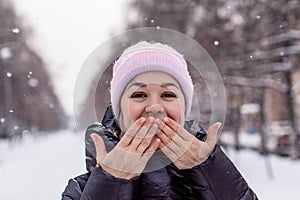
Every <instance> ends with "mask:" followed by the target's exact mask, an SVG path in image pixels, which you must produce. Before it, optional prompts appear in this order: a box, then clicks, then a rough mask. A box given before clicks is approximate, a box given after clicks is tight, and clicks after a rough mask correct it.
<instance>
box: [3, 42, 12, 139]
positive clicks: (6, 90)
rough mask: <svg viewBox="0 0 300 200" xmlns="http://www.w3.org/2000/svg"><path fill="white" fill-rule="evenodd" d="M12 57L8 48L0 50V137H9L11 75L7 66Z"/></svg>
mask: <svg viewBox="0 0 300 200" xmlns="http://www.w3.org/2000/svg"><path fill="white" fill-rule="evenodd" d="M11 57H12V52H11V49H10V48H9V47H3V48H1V50H0V63H1V68H2V70H1V71H2V73H1V76H2V77H1V78H2V80H3V86H2V88H1V89H2V91H3V93H2V94H3V109H2V110H3V113H0V115H1V116H0V125H1V126H0V127H1V129H0V131H1V132H0V137H6V136H10V135H11V130H10V126H9V123H10V120H11V117H10V114H11V113H10V112H11V111H13V110H12V108H11V107H10V105H9V104H10V102H11V100H12V99H11V82H10V78H11V76H12V73H11V72H10V71H9V70H8V66H9V61H10V59H11Z"/></svg>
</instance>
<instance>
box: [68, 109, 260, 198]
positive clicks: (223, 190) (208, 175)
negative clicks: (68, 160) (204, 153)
mask: <svg viewBox="0 0 300 200" xmlns="http://www.w3.org/2000/svg"><path fill="white" fill-rule="evenodd" d="M102 124H103V125H101V124H94V125H91V126H90V127H88V129H87V132H86V149H87V150H86V166H87V171H88V172H87V173H86V174H83V175H80V176H78V177H76V178H73V179H71V180H70V181H69V183H68V185H67V187H66V189H65V191H64V192H63V194H62V199H63V200H71V199H72V200H77V199H78V200H79V199H80V200H100V199H101V200H112V199H114V200H119V199H120V200H123V199H144V200H147V199H161V200H169V199H170V200H171V199H172V200H173V199H184V200H188V199H200V200H216V199H218V200H255V199H257V197H256V195H255V194H254V192H253V191H252V190H251V189H250V188H249V186H248V185H247V183H246V181H245V180H244V179H243V177H242V176H241V174H240V173H239V172H238V171H237V169H236V168H235V167H234V165H233V164H232V162H231V161H230V160H229V159H228V158H227V156H226V155H225V154H224V153H223V151H222V150H221V149H220V147H219V146H216V148H215V150H214V151H213V153H212V154H211V155H210V157H209V158H208V159H207V160H206V161H205V162H204V163H202V164H200V165H199V166H195V167H194V168H192V169H188V170H178V169H177V168H176V167H175V166H174V165H173V164H170V165H168V166H166V167H163V168H161V169H159V170H156V171H153V172H147V173H142V174H141V175H140V176H139V177H137V178H134V179H132V180H125V179H118V178H115V177H113V176H111V175H110V174H108V173H106V172H105V171H104V170H102V169H101V168H100V167H99V166H98V165H96V161H95V157H94V156H93V155H95V154H94V153H95V147H94V144H93V142H92V140H91V138H90V134H92V133H98V134H100V135H101V136H102V138H103V139H104V140H105V145H106V148H107V150H108V151H110V150H111V149H112V148H113V147H114V146H115V145H116V144H117V143H118V141H119V139H118V138H117V137H116V136H114V134H113V132H115V131H118V130H119V129H118V126H117V125H116V123H115V121H114V119H113V115H112V110H111V108H110V107H109V108H108V109H107V112H106V115H105V117H104V119H103V121H102ZM185 128H186V129H188V130H189V131H190V132H191V133H194V134H195V136H196V137H197V138H198V139H200V140H205V137H206V134H205V132H204V131H203V130H202V129H201V128H200V127H199V126H198V125H196V124H195V123H193V122H187V123H186V124H185Z"/></svg>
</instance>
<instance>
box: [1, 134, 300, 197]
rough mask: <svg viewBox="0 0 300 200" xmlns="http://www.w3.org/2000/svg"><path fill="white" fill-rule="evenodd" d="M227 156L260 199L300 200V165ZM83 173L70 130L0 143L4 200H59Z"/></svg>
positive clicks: (245, 154)
mask: <svg viewBox="0 0 300 200" xmlns="http://www.w3.org/2000/svg"><path fill="white" fill-rule="evenodd" d="M227 154H228V155H229V156H230V157H231V159H232V160H233V162H234V163H235V164H236V166H237V168H238V169H239V170H240V172H241V173H242V174H243V175H244V177H245V178H246V179H247V181H248V183H249V184H250V186H251V187H252V188H253V189H254V191H255V192H256V193H257V194H258V196H259V198H260V199H262V200H282V199H286V200H296V199H299V198H297V196H299V194H298V192H297V190H298V191H299V187H300V175H299V172H300V160H298V161H292V160H290V159H288V158H281V157H277V156H269V157H267V158H265V157H262V156H261V155H259V154H258V153H256V152H253V151H250V150H243V151H241V152H235V151H233V150H228V152H227ZM267 167H270V168H271V172H272V173H273V175H272V173H271V174H269V173H270V170H267ZM84 171H85V169H84V148H83V145H82V143H81V140H80V138H79V136H78V135H77V134H76V133H73V132H71V131H68V130H67V131H60V132H57V133H55V134H52V135H47V136H44V137H38V138H29V139H26V140H24V141H23V142H17V141H15V142H13V143H8V142H7V141H0V177H1V179H0V188H1V190H0V199H1V200H2V199H3V200H40V199H43V200H54V199H60V198H61V193H62V191H63V190H64V187H65V186H66V184H67V181H68V179H69V178H71V177H74V176H76V175H78V174H80V173H83V172H84ZM271 176H272V178H270V177H271Z"/></svg>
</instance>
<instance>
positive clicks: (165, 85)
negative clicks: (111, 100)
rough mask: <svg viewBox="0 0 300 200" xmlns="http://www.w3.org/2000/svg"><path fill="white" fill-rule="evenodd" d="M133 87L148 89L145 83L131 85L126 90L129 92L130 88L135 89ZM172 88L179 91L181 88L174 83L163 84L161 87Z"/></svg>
mask: <svg viewBox="0 0 300 200" xmlns="http://www.w3.org/2000/svg"><path fill="white" fill-rule="evenodd" d="M133 86H136V87H147V85H146V84H145V83H141V82H134V83H132V84H130V85H129V86H128V87H127V89H126V90H129V88H131V87H133ZM170 86H173V87H176V88H177V89H179V87H178V86H177V85H176V84H174V83H162V84H161V85H160V87H162V88H166V87H170Z"/></svg>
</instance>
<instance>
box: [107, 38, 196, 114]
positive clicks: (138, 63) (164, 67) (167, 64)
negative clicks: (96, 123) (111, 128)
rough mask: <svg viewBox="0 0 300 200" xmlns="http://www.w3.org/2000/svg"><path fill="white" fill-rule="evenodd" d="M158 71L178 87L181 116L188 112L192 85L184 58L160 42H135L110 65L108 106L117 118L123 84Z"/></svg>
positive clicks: (124, 86)
mask: <svg viewBox="0 0 300 200" xmlns="http://www.w3.org/2000/svg"><path fill="white" fill-rule="evenodd" d="M149 71H159V72H164V73H167V74H169V75H171V76H172V77H173V78H174V79H175V80H177V82H178V84H179V85H180V87H181V90H182V92H183V94H184V97H185V117H187V116H188V114H189V112H190V110H191V104H192V98H193V92H194V91H193V90H194V85H193V82H192V79H191V76H190V74H189V72H188V69H187V64H186V61H185V59H184V58H183V56H182V55H181V54H179V53H178V52H177V51H176V50H175V49H173V48H172V47H170V46H167V45H164V44H161V43H154V44H151V43H148V42H145V41H143V42H139V43H137V44H135V45H133V46H131V47H129V48H127V49H125V50H124V52H123V53H122V55H121V56H120V58H119V59H118V61H116V63H115V64H114V66H113V78H112V80H111V104H112V109H113V112H114V115H115V117H117V118H119V113H120V108H119V105H120V99H121V97H122V94H123V92H124V90H125V88H126V86H127V84H128V83H129V82H130V81H131V80H132V79H133V78H134V77H136V76H137V75H139V74H142V73H144V72H149Z"/></svg>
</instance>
